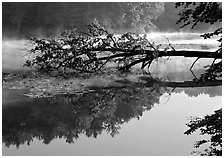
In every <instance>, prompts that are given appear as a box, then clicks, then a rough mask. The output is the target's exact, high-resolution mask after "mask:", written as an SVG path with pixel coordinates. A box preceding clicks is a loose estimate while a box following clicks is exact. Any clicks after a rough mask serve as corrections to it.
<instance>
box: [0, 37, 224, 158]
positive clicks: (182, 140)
mask: <svg viewBox="0 0 224 158" xmlns="http://www.w3.org/2000/svg"><path fill="white" fill-rule="evenodd" d="M192 36H193V35H192ZM172 37H173V36H172ZM173 38H174V37H173ZM192 38H193V37H192ZM192 38H189V40H193V39H192ZM174 39H175V38H174ZM177 40H179V39H177ZM19 42H22V43H24V41H19ZM7 44H8V45H7ZM188 44H189V43H188ZM23 46H24V45H23ZM9 48H10V49H9ZM18 48H21V43H20V44H18V41H16V42H15V43H14V45H13V43H11V45H10V43H5V45H4V43H3V70H4V71H20V70H21V67H19V66H18V65H20V64H21V62H22V60H23V59H22V58H21V55H22V54H24V52H22V53H18V54H17V55H15V52H16V51H19V50H18ZM14 55H15V56H14ZM13 59H14V60H13ZM174 61H175V62H174ZM192 61H194V59H183V58H171V59H170V60H169V61H166V62H163V60H161V61H158V62H155V63H154V64H153V65H152V67H151V72H152V75H153V76H154V77H161V78H168V79H169V80H172V82H183V81H187V80H191V79H192V78H193V76H192V74H191V73H190V71H189V67H190V65H191V64H192ZM15 63H16V64H15ZM206 63H210V60H200V61H199V62H198V63H197V64H195V69H199V68H201V67H202V66H203V65H204V64H206ZM15 65H16V66H15ZM98 81H99V80H98ZM149 82H150V85H151V86H148V87H147V86H130V87H123V88H116V87H112V88H103V87H101V86H98V87H95V88H94V85H99V83H97V80H96V79H95V80H94V82H92V83H91V84H92V85H90V90H89V91H86V92H84V93H80V94H73V95H58V96H56V97H54V98H44V99H43V98H42V99H33V98H29V97H27V96H25V95H24V94H25V93H27V92H29V90H28V89H8V88H3V90H2V135H3V137H2V141H3V142H2V154H3V155H4V156H13V155H16V156H19V155H21V156H22V155H29V156H34V155H38V156H41V155H44V156H48V155H54V156H57V155H61V156H64V155H71V156H72V155H78V156H82V155H85V156H91V155H94V156H98V155H104V156H116V155H119V156H122V155H125V156H175V155H178V156H188V155H191V152H192V151H194V150H199V151H202V150H203V148H199V149H194V148H193V146H194V143H195V141H197V140H200V139H202V138H205V137H206V136H201V135H199V133H198V132H196V133H194V134H192V135H189V136H187V135H184V132H185V131H186V130H187V129H188V128H187V126H186V123H188V122H189V120H190V118H191V116H193V117H196V116H197V117H203V116H205V115H207V114H212V113H213V112H214V111H215V110H218V109H219V108H221V106H222V88H221V86H213V87H190V86H189V87H181V86H180V87H176V88H175V89H174V87H172V86H171V87H167V86H166V84H163V85H162V86H161V84H157V82H154V81H153V80H152V81H149ZM91 86H92V88H91ZM206 138H208V137H206ZM205 147H206V146H205Z"/></svg>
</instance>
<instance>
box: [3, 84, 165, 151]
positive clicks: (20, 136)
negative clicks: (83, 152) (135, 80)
mask: <svg viewBox="0 0 224 158" xmlns="http://www.w3.org/2000/svg"><path fill="white" fill-rule="evenodd" d="M152 90H153V91H152ZM149 92H150V93H149ZM165 92H166V90H165V88H161V87H158V86H154V87H153V88H152V87H151V88H150V87H146V88H138V87H135V88H133V87H132V88H131V87H130V88H120V89H116V88H115V89H113V88H111V89H103V88H102V89H92V90H91V91H89V92H88V91H86V92H84V93H81V94H72V95H61V96H57V97H55V98H54V99H55V100H54V102H52V101H50V100H48V99H36V101H35V102H34V104H33V105H32V106H30V105H25V104H24V105H21V106H16V107H13V106H12V107H8V108H6V109H3V127H2V128H3V142H4V144H6V146H10V145H16V146H18V147H19V145H21V144H24V143H27V144H30V142H31V141H32V140H33V139H34V138H37V139H39V140H42V141H43V143H45V144H49V143H50V142H51V141H52V140H53V139H56V138H64V139H65V140H66V142H68V143H73V142H74V139H78V138H79V136H80V135H82V134H85V135H86V136H88V137H95V138H96V137H97V136H98V135H99V134H101V133H102V132H103V131H107V132H108V133H109V134H110V135H111V136H115V135H117V134H118V133H119V130H120V128H121V125H122V124H123V123H124V122H128V121H130V120H131V119H133V118H140V117H141V116H142V113H143V112H144V111H145V110H150V109H151V108H152V107H153V105H154V104H155V103H158V102H159V98H160V96H161V95H162V94H163V93H165Z"/></svg>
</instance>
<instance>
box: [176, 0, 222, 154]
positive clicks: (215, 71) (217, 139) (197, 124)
mask: <svg viewBox="0 0 224 158" xmlns="http://www.w3.org/2000/svg"><path fill="white" fill-rule="evenodd" d="M220 5H221V3H218V2H198V3H196V2H178V3H176V7H180V6H182V7H183V10H182V11H181V12H180V13H179V15H180V18H179V20H178V21H177V24H179V23H182V24H183V25H182V26H181V27H185V26H188V25H191V28H194V27H195V26H196V25H198V24H199V23H207V24H211V25H212V24H215V23H219V22H222V8H221V6H220ZM201 36H202V37H203V38H205V39H206V38H211V37H212V36H220V38H219V39H218V41H219V42H220V45H219V49H218V50H217V51H216V54H222V27H219V28H218V29H216V30H215V31H214V32H211V33H205V34H203V35H201ZM198 59H199V58H198ZM198 59H196V61H197V60H198ZM215 60H216V58H215V59H214V60H213V62H212V64H211V66H209V68H208V69H207V70H206V73H204V74H202V75H201V76H200V78H199V80H196V81H200V82H204V81H208V80H209V81H214V80H217V79H220V78H221V77H222V61H219V62H218V63H214V62H215ZM196 61H195V62H196ZM195 62H194V63H195ZM194 63H193V64H194ZM192 66H193V65H192ZM187 126H188V127H189V128H190V129H189V130H187V131H186V132H185V134H187V135H189V134H192V133H193V132H195V131H196V130H198V129H199V130H200V133H201V134H202V135H205V134H208V135H210V136H211V139H210V140H204V139H203V140H200V141H197V142H196V144H195V148H199V147H200V146H201V145H202V144H205V143H208V142H210V143H211V146H210V147H209V149H206V150H205V151H204V153H200V155H208V156H213V155H217V156H221V155H222V109H219V110H217V111H215V114H212V115H207V116H205V117H204V118H203V119H202V118H192V120H191V121H190V122H189V123H188V124H187Z"/></svg>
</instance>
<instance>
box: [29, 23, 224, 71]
mask: <svg viewBox="0 0 224 158" xmlns="http://www.w3.org/2000/svg"><path fill="white" fill-rule="evenodd" d="M88 30H89V31H88V33H79V32H78V31H77V30H75V29H72V30H67V31H65V32H64V33H63V34H62V35H61V36H60V37H57V38H55V37H50V38H47V39H38V38H32V39H31V42H32V46H33V48H32V49H30V50H29V53H30V54H34V56H32V58H31V59H29V60H27V61H26V63H25V66H31V67H34V68H36V69H38V70H40V71H45V72H50V71H55V70H63V71H66V70H70V71H71V70H72V71H73V70H74V71H78V72H96V71H100V70H102V68H104V67H105V66H106V64H107V63H108V62H113V63H115V64H117V67H118V69H121V70H129V69H130V68H131V67H133V66H134V65H136V64H141V68H142V69H143V68H145V67H146V66H148V67H150V65H151V63H152V61H153V60H155V59H157V58H159V57H164V56H183V57H197V60H198V59H199V58H213V59H214V60H216V59H221V58H222V53H221V51H215V52H208V51H184V50H181V51H180V50H175V49H174V48H173V46H172V45H171V44H170V43H169V44H167V45H161V44H159V45H155V44H154V43H153V42H151V41H149V40H148V39H147V38H146V35H138V34H134V33H130V32H129V33H125V34H123V35H120V36H118V35H114V34H111V33H109V32H108V31H107V30H105V29H104V28H103V27H101V26H100V25H99V24H98V23H97V22H95V23H93V24H91V25H88ZM195 62H196V61H195ZM195 62H194V63H195ZM194 63H193V64H194ZM192 67H193V65H192Z"/></svg>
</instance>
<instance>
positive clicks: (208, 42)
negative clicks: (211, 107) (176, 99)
mask: <svg viewBox="0 0 224 158" xmlns="http://www.w3.org/2000/svg"><path fill="white" fill-rule="evenodd" d="M147 38H148V39H149V40H150V41H151V42H154V43H156V44H162V45H164V46H166V45H167V44H169V43H170V44H171V45H173V47H174V48H175V49H176V50H178V49H181V50H192V49H193V50H203V51H215V50H216V49H217V41H216V39H203V38H202V37H200V34H197V33H186V32H185V33H183V32H176V33H162V32H157V33H149V34H147ZM167 39H168V40H167ZM27 44H28V40H25V39H23V40H10V39H8V40H3V42H2V69H3V71H20V70H27V68H24V67H23V66H22V65H23V63H24V61H25V60H26V59H27V58H29V55H27V53H28V51H27V49H30V48H29V45H27ZM194 60H195V58H188V59H186V58H183V57H172V58H170V59H169V60H167V58H161V59H159V60H158V61H154V62H153V64H152V65H151V70H152V71H154V72H157V73H163V74H164V73H167V72H170V71H174V72H175V71H178V72H180V71H183V70H188V69H189V68H190V66H191V64H192V63H193V61H194ZM211 61H212V59H200V60H199V61H198V62H197V64H195V69H197V68H203V66H204V65H205V64H209V63H211ZM158 62H160V64H159V66H158Z"/></svg>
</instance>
